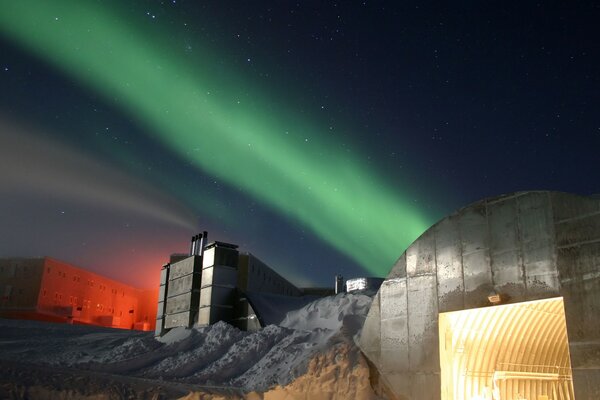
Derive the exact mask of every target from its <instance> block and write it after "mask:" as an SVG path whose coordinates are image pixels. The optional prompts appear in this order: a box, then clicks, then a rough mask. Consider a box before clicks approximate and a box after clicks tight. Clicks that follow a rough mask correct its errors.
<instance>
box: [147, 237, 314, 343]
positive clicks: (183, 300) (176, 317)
mask: <svg viewBox="0 0 600 400" xmlns="http://www.w3.org/2000/svg"><path fill="white" fill-rule="evenodd" d="M207 238H208V233H207V232H204V233H202V234H199V235H196V236H194V237H193V238H192V242H191V248H190V253H189V255H187V256H177V257H171V262H170V263H168V264H166V265H165V266H163V268H162V270H161V280H160V287H159V298H158V310H157V315H156V318H157V319H156V334H157V335H161V334H163V333H165V332H166V331H168V330H169V329H171V328H175V327H179V326H185V327H192V326H206V325H210V324H213V323H215V322H217V321H225V322H228V323H231V324H233V325H235V326H237V327H239V328H240V329H244V330H256V329H259V328H260V327H261V326H264V325H265V324H267V323H269V322H272V321H270V318H269V315H271V314H272V310H269V311H267V310H265V307H269V304H272V303H273V301H275V302H277V298H276V297H275V298H271V299H269V300H265V296H267V297H268V296H271V297H272V296H281V297H282V298H283V297H285V300H286V301H283V302H280V304H279V305H278V308H279V310H278V315H281V313H283V315H285V310H286V305H298V304H299V303H302V299H300V296H303V294H304V292H303V291H302V290H301V289H299V288H297V287H296V286H294V285H293V284H292V283H290V282H289V281H288V280H286V279H285V278H283V277H282V276H281V275H279V274H278V273H277V272H275V271H274V270H273V269H271V268H270V267H269V266H267V265H266V264H265V263H264V262H262V261H261V260H260V259H258V258H257V257H255V256H254V255H252V254H250V253H240V252H239V250H238V246H237V245H234V244H230V243H224V242H219V241H215V242H211V243H208V241H207ZM290 298H292V299H293V298H296V299H297V300H298V301H289V300H290ZM280 300H281V299H280ZM308 300H310V299H306V301H308ZM261 310H263V311H264V312H262V313H261V312H260V311H261Z"/></svg>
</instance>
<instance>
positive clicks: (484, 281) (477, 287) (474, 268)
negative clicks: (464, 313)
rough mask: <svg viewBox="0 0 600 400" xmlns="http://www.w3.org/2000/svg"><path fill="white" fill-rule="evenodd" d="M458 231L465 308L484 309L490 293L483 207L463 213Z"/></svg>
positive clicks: (479, 204) (486, 234) (481, 205)
mask: <svg viewBox="0 0 600 400" xmlns="http://www.w3.org/2000/svg"><path fill="white" fill-rule="evenodd" d="M459 227H460V236H461V245H462V252H463V276H464V285H465V307H466V308H473V307H481V306H484V305H487V296H488V295H489V293H490V292H491V291H492V290H493V285H492V272H491V267H490V257H489V249H488V237H489V235H488V225H487V218H486V211H485V204H484V203H478V204H476V205H474V206H471V207H469V208H467V209H465V210H463V211H462V212H461V214H460V219H459Z"/></svg>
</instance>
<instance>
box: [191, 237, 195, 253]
mask: <svg viewBox="0 0 600 400" xmlns="http://www.w3.org/2000/svg"><path fill="white" fill-rule="evenodd" d="M195 244H196V237H195V236H192V243H191V244H190V256H193V255H194V250H195V249H194V247H195Z"/></svg>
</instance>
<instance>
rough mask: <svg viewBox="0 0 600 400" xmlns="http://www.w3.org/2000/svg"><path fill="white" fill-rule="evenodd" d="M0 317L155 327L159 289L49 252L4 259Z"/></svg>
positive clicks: (0, 267)
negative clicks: (109, 275)
mask: <svg viewBox="0 0 600 400" xmlns="http://www.w3.org/2000/svg"><path fill="white" fill-rule="evenodd" d="M0 294H1V295H2V298H0V317H2V318H18V319H33V320H40V321H52V322H65V323H73V324H89V325H98V326H105V327H112V328H122V329H137V330H146V331H147V330H153V329H154V324H155V320H156V298H157V293H156V290H155V289H151V290H143V289H138V288H134V287H131V286H129V285H125V284H123V283H120V282H117V281H114V280H112V279H109V278H106V277H103V276H101V275H98V274H94V273H92V272H89V271H86V270H84V269H81V268H78V267H75V266H73V265H70V264H67V263H65V262H62V261H59V260H55V259H53V258H50V257H41V258H1V259H0Z"/></svg>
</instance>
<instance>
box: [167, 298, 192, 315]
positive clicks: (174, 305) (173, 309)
mask: <svg viewBox="0 0 600 400" xmlns="http://www.w3.org/2000/svg"><path fill="white" fill-rule="evenodd" d="M191 301H192V294H191V293H185V294H181V295H179V296H176V297H169V298H168V299H167V307H166V310H165V312H166V314H167V315H168V314H176V313H179V312H182V311H187V310H189V309H190V306H191Z"/></svg>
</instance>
